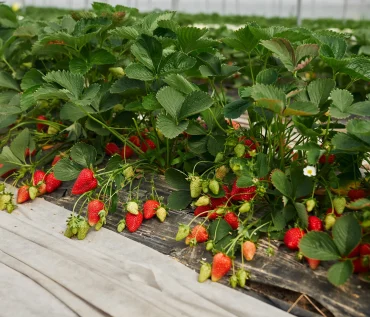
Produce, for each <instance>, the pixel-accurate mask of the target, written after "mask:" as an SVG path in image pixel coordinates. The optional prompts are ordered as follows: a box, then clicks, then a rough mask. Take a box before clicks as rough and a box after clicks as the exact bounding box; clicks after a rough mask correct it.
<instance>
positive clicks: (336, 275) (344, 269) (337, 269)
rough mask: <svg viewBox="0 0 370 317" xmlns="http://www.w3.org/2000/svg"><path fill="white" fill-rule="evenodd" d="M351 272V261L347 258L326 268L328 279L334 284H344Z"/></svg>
mask: <svg viewBox="0 0 370 317" xmlns="http://www.w3.org/2000/svg"><path fill="white" fill-rule="evenodd" d="M352 272H353V264H352V261H350V260H347V261H344V262H338V263H335V264H334V265H333V266H331V267H330V269H329V270H328V280H329V282H330V283H332V284H333V285H335V286H340V285H342V284H344V283H345V282H346V281H347V280H348V279H349V277H350V276H351V275H352Z"/></svg>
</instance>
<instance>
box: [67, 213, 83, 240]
mask: <svg viewBox="0 0 370 317" xmlns="http://www.w3.org/2000/svg"><path fill="white" fill-rule="evenodd" d="M82 219H83V218H82ZM79 221H80V220H79V219H78V218H77V217H76V216H75V215H74V214H71V215H70V216H69V217H68V220H67V227H68V228H70V230H71V231H72V234H73V235H75V234H77V232H78V223H79Z"/></svg>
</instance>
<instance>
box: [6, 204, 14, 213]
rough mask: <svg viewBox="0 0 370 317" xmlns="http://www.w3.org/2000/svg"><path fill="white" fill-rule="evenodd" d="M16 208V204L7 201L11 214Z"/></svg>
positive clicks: (7, 207) (7, 208)
mask: <svg viewBox="0 0 370 317" xmlns="http://www.w3.org/2000/svg"><path fill="white" fill-rule="evenodd" d="M14 209H15V206H14V205H13V204H12V203H7V205H6V211H7V212H8V213H9V214H11V213H12V212H13V211H14Z"/></svg>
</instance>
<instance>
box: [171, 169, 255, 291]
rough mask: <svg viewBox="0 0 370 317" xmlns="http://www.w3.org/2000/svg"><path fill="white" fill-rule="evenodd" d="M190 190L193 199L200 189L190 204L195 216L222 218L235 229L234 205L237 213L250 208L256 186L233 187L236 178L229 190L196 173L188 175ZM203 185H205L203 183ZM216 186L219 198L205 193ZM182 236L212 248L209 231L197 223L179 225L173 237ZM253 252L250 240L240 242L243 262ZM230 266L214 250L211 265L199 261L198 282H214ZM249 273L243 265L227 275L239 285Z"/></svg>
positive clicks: (249, 257)
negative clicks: (208, 280) (191, 226)
mask: <svg viewBox="0 0 370 317" xmlns="http://www.w3.org/2000/svg"><path fill="white" fill-rule="evenodd" d="M190 180H191V182H190V192H191V196H192V197H193V198H197V197H199V196H200V195H201V193H202V192H203V193H204V194H203V195H202V196H200V197H199V198H198V199H197V200H196V202H195V203H194V205H195V206H196V208H195V210H194V216H195V217H206V218H207V220H210V221H212V220H215V219H217V218H223V219H224V220H225V221H226V222H227V223H228V224H229V225H230V227H231V228H232V230H237V229H238V228H239V226H240V222H239V221H240V220H239V217H238V215H237V214H236V212H235V211H234V210H235V209H236V208H237V209H238V211H239V213H247V212H249V211H250V210H251V208H252V204H253V200H254V199H255V197H256V196H257V193H258V189H257V187H256V186H250V187H245V188H241V187H238V186H237V180H235V181H234V183H233V185H232V189H231V191H230V189H229V188H228V187H227V186H226V185H220V184H217V185H216V182H217V183H218V181H217V180H215V179H212V180H202V179H201V178H200V177H199V176H191V177H190ZM204 184H206V185H207V187H205V186H204ZM220 188H222V190H223V191H224V193H225V194H224V195H223V196H222V197H218V198H215V197H212V196H211V195H210V194H207V193H208V191H210V192H211V193H212V194H213V195H218V193H219V190H220ZM183 239H185V243H186V244H188V245H190V246H194V245H196V244H198V243H206V250H208V251H214V252H216V251H215V250H214V242H213V241H212V240H209V233H208V231H207V228H206V226H204V222H203V224H198V225H196V226H194V227H193V228H192V229H191V228H190V226H189V225H184V224H181V225H180V226H179V229H178V232H177V235H176V240H177V241H180V240H183ZM255 253H256V245H255V243H254V242H253V241H250V240H247V241H243V243H242V255H243V256H244V258H245V259H246V260H247V261H251V260H252V259H253V258H254V255H255ZM231 267H232V259H231V258H230V257H229V256H228V255H227V254H226V253H222V252H217V253H216V254H215V255H214V257H213V261H212V265H211V264H209V263H202V265H201V268H200V274H199V278H198V280H199V282H204V281H206V280H207V279H208V278H210V277H211V279H212V281H218V280H219V279H221V278H222V277H223V276H225V275H226V274H227V273H228V272H229V271H230V269H231ZM249 276H250V274H249V272H247V271H245V270H244V269H243V268H241V269H239V270H238V271H237V272H236V273H234V274H233V275H232V276H231V277H230V284H231V286H232V287H236V286H237V285H240V286H241V287H244V286H245V283H246V280H247V279H248V278H249Z"/></svg>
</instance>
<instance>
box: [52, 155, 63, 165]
mask: <svg viewBox="0 0 370 317" xmlns="http://www.w3.org/2000/svg"><path fill="white" fill-rule="evenodd" d="M61 158H62V157H61V156H60V155H55V157H54V159H53V162H52V163H51V166H54V165H56V164H57V163H58V162H59V161H60V160H61Z"/></svg>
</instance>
